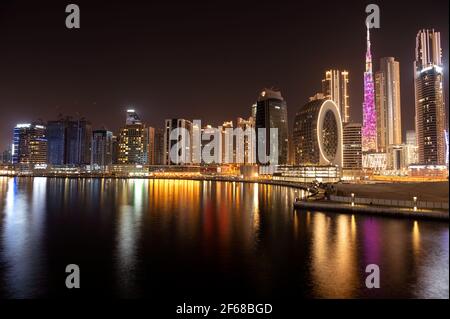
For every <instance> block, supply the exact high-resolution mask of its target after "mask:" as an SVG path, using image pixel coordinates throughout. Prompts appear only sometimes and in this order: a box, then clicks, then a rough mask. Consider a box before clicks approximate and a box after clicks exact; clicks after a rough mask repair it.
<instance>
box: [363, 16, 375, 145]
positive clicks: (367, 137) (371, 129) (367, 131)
mask: <svg viewBox="0 0 450 319" xmlns="http://www.w3.org/2000/svg"><path fill="white" fill-rule="evenodd" d="M366 27H367V51H366V72H364V103H363V129H362V149H363V152H375V151H376V149H377V138H376V137H377V117H376V111H375V99H374V84H373V75H372V53H371V45H370V27H369V24H368V23H366Z"/></svg>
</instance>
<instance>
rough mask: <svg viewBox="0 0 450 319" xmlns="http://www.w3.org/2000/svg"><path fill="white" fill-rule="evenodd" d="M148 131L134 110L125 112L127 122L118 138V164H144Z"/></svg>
mask: <svg viewBox="0 0 450 319" xmlns="http://www.w3.org/2000/svg"><path fill="white" fill-rule="evenodd" d="M147 139H148V130H147V129H146V128H145V125H144V124H143V123H142V121H141V119H140V118H139V116H138V115H137V113H136V112H135V111H134V110H127V120H126V125H125V127H124V128H122V129H121V130H120V136H119V157H118V162H119V164H140V165H142V164H146V163H147V160H148V159H147V155H148V154H147V151H148V146H147V144H148V142H147Z"/></svg>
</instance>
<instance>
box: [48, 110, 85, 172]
mask: <svg viewBox="0 0 450 319" xmlns="http://www.w3.org/2000/svg"><path fill="white" fill-rule="evenodd" d="M47 139H48V150H47V153H48V163H49V164H52V165H64V164H66V165H88V164H89V163H90V162H91V142H92V126H91V123H90V122H89V121H88V120H86V119H85V118H79V119H73V118H71V117H66V118H60V119H58V120H55V121H48V123H47Z"/></svg>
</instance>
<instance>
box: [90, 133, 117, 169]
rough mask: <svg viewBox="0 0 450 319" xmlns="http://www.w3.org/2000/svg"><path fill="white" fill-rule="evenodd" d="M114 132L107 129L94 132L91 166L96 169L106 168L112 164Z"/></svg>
mask: <svg viewBox="0 0 450 319" xmlns="http://www.w3.org/2000/svg"><path fill="white" fill-rule="evenodd" d="M112 139H113V134H112V132H110V131H107V130H95V131H93V132H92V152H91V166H92V168H93V169H94V170H104V169H106V167H107V166H108V165H111V164H112V154H113V141H112Z"/></svg>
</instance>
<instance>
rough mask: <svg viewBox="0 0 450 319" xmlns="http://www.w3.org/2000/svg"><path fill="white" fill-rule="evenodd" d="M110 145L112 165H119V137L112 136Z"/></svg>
mask: <svg viewBox="0 0 450 319" xmlns="http://www.w3.org/2000/svg"><path fill="white" fill-rule="evenodd" d="M111 144H112V154H111V159H112V164H119V153H120V143H119V137H117V136H116V135H113V137H112V140H111Z"/></svg>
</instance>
